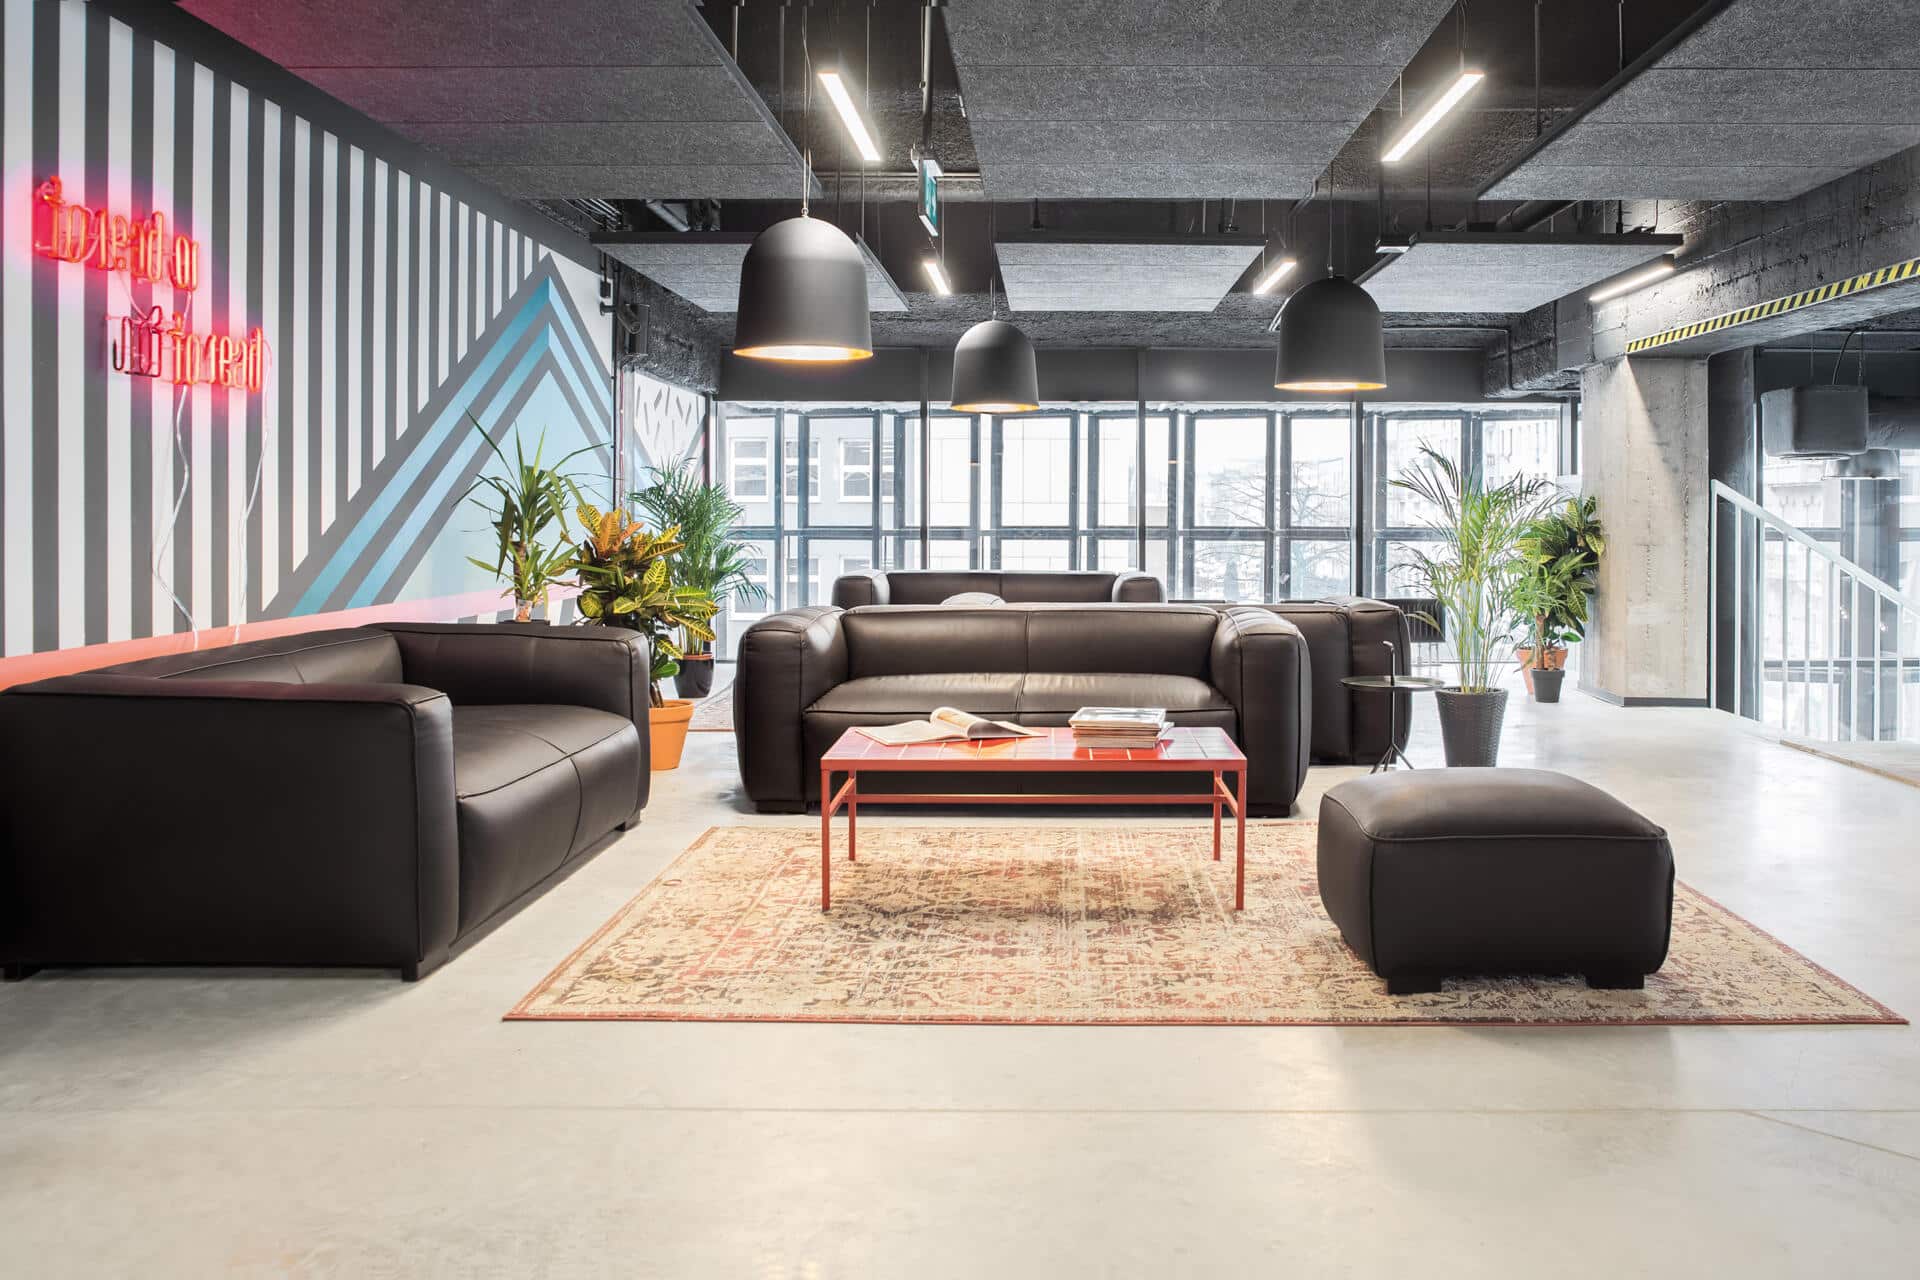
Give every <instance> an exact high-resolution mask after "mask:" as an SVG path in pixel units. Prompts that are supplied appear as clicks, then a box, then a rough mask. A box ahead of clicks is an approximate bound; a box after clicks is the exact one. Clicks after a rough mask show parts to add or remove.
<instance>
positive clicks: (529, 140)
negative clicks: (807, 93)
mask: <svg viewBox="0 0 1920 1280" xmlns="http://www.w3.org/2000/svg"><path fill="white" fill-rule="evenodd" d="M181 7H182V8H184V9H186V10H188V11H189V12H191V13H192V14H194V15H195V16H196V17H198V18H200V19H201V20H203V21H205V22H208V23H210V24H212V25H213V26H215V27H218V28H220V29H221V30H222V31H225V32H226V33H227V34H228V35H230V36H233V37H234V38H235V39H237V40H239V41H241V42H242V43H245V44H247V45H250V46H252V47H253V48H254V49H256V50H257V51H259V52H260V53H262V54H265V55H266V56H267V57H269V58H271V59H273V60H274V61H275V62H278V63H279V64H280V65H282V66H284V67H286V68H287V69H288V70H289V71H292V72H294V73H295V74H296V75H299V76H301V77H303V78H304V79H306V80H309V81H311V82H312V83H314V84H316V85H318V86H319V87H320V88H322V89H324V90H326V91H327V92H328V93H331V94H332V95H334V96H335V97H337V98H339V99H341V100H342V101H344V102H346V103H348V104H349V105H350V106H353V107H356V108H358V109H359V110H361V111H363V112H365V113H366V114H367V115H369V116H372V117H373V118H374V119H375V120H378V121H380V122H381V123H382V124H385V125H387V126H388V127H390V128H392V129H393V130H395V131H396V132H398V133H400V134H403V135H405V136H406V137H409V138H412V139H414V140H415V141H417V142H419V143H421V144H423V145H425V146H428V147H431V148H433V149H434V150H436V151H439V152H441V153H443V154H444V155H446V157H447V158H448V159H449V160H451V161H452V162H453V163H455V164H457V165H459V166H460V167H461V168H463V169H465V170H466V171H467V172H468V173H470V174H472V175H473V176H474V177H476V178H478V179H480V180H481V181H483V182H486V183H489V184H491V185H492V186H494V187H497V188H498V189H499V190H501V191H503V192H505V193H506V194H508V195H511V196H520V197H527V198H538V197H555V198H565V197H571V198H587V197H597V198H600V199H618V198H628V199H645V198H665V199H673V198H683V197H691V198H743V199H751V198H781V197H797V196H798V194H799V191H800V155H799V153H798V152H797V151H796V150H795V149H794V147H793V144H792V143H791V142H790V141H788V139H787V136H786V134H785V133H783V132H782V131H781V129H780V126H779V123H778V122H777V121H776V120H775V119H774V117H773V115H772V113H771V112H770V111H769V110H768V108H767V105H766V104H765V102H763V101H762V99H761V98H760V95H759V94H758V93H756V92H755V91H754V88H753V86H752V85H751V84H749V83H748V81H747V79H746V77H745V76H743V75H742V74H741V73H740V70H739V68H737V67H736V66H734V64H733V61H732V59H731V58H729V57H728V56H727V53H726V50H725V49H724V47H723V46H722V45H721V44H720V41H719V40H718V38H716V37H715V35H714V34H713V32H712V31H711V30H710V29H709V28H708V26H707V24H706V23H705V21H704V20H702V18H701V17H700V15H699V13H698V12H697V11H696V10H695V8H694V6H693V5H692V4H691V3H688V0H565V2H564V3H549V4H540V3H524V2H523V0H408V3H406V4H393V3H390V2H389V0H274V3H271V4H260V3H258V2H257V0H181ZM814 190H815V191H816V192H818V191H819V187H818V186H817V185H816V186H815V188H814Z"/></svg>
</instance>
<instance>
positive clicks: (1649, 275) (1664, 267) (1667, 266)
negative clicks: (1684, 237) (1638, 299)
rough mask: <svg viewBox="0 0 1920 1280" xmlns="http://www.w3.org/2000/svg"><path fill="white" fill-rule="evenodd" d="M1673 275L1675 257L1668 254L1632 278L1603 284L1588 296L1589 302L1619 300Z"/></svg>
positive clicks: (1634, 274) (1627, 277) (1631, 276)
mask: <svg viewBox="0 0 1920 1280" xmlns="http://www.w3.org/2000/svg"><path fill="white" fill-rule="evenodd" d="M1672 274H1673V255H1672V254H1668V255H1667V256H1666V257H1664V258H1662V259H1660V260H1659V261H1658V262H1655V263H1653V264H1651V265H1649V266H1647V267H1645V268H1643V269H1642V270H1639V271H1636V272H1634V273H1633V274H1632V275H1630V276H1622V277H1620V278H1619V279H1618V280H1615V281H1614V282H1613V283H1612V284H1603V285H1601V286H1600V287H1599V288H1598V289H1595V290H1594V291H1593V292H1592V293H1590V294H1588V295H1587V301H1588V302H1605V301H1606V300H1607V299H1608V298H1617V297H1619V296H1620V295H1621V294H1623V293H1632V292H1633V291H1634V290H1635V289H1638V288H1639V287H1640V286H1642V285H1648V284H1652V283H1653V282H1654V281H1655V280H1658V279H1660V278H1661V277H1662V276H1670V275H1672Z"/></svg>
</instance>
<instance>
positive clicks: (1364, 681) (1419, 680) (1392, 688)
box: [1340, 675, 1447, 773]
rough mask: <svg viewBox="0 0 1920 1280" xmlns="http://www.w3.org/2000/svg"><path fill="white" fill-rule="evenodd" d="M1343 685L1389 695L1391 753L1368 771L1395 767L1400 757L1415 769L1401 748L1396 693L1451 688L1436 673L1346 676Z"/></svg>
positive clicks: (1388, 751)
mask: <svg viewBox="0 0 1920 1280" xmlns="http://www.w3.org/2000/svg"><path fill="white" fill-rule="evenodd" d="M1340 683H1341V684H1343V685H1345V686H1347V688H1349V689H1359V690H1361V691H1362V692H1369V693H1371V692H1384V693H1386V694H1388V695H1389V697H1388V698H1387V754H1385V755H1383V756H1381V757H1380V761H1379V763H1377V764H1375V765H1374V766H1373V768H1371V769H1369V770H1367V772H1368V773H1380V772H1383V771H1385V770H1387V769H1391V768H1393V762H1394V761H1395V760H1398V761H1399V762H1400V763H1401V764H1404V765H1405V766H1407V768H1409V769H1411V768H1413V761H1411V760H1409V759H1407V753H1406V752H1404V751H1402V750H1401V749H1400V699H1398V698H1395V697H1392V696H1391V695H1392V694H1395V693H1432V692H1433V691H1434V690H1435V689H1444V688H1446V687H1447V682H1446V681H1445V680H1436V679H1434V678H1433V677H1432V676H1392V675H1388V676H1344V677H1342V678H1341V681H1340Z"/></svg>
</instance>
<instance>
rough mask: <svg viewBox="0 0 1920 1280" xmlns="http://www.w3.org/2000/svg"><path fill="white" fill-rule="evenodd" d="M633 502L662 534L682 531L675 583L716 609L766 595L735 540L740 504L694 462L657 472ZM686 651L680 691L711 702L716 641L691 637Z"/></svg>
mask: <svg viewBox="0 0 1920 1280" xmlns="http://www.w3.org/2000/svg"><path fill="white" fill-rule="evenodd" d="M631 501H632V502H633V504H634V505H635V506H636V507H638V508H639V509H640V510H641V511H643V512H645V513H646V514H647V515H648V516H650V517H651V518H652V519H653V522H654V523H655V524H656V525H657V526H659V527H660V528H662V529H678V530H679V531H680V544H681V546H680V550H678V551H676V552H674V553H673V580H674V581H675V582H677V583H679V584H680V585H682V586H685V587H692V588H694V589H695V590H698V591H704V592H706V593H707V595H708V596H709V597H710V598H711V599H713V600H714V601H715V602H716V603H717V602H720V601H723V600H726V599H727V598H729V597H731V598H732V599H734V600H737V601H740V602H742V603H752V602H754V601H756V600H758V599H760V598H761V596H762V595H763V594H764V592H763V591H762V590H761V588H760V587H759V585H758V584H756V583H755V582H754V581H753V580H752V579H751V578H750V577H748V576H747V566H748V563H749V556H748V554H747V549H746V548H745V547H744V546H742V545H741V544H740V543H738V542H735V541H734V540H733V539H732V537H731V536H730V535H731V534H732V532H733V529H734V526H735V525H737V524H739V523H740V519H741V516H742V515H743V514H744V513H743V512H742V511H741V509H740V504H739V503H737V502H735V501H734V500H733V499H732V498H731V497H729V496H728V495H727V491H726V490H725V489H724V488H722V487H721V486H719V485H717V484H707V483H706V482H705V481H703V480H702V479H701V478H700V475H699V472H698V470H697V469H696V467H695V464H694V463H693V462H692V461H691V460H688V461H685V462H682V463H680V464H679V465H678V466H674V467H655V468H653V469H652V478H651V480H650V481H649V483H648V484H647V486H646V488H644V489H640V490H638V491H636V492H635V493H634V494H633V495H632V497H631ZM680 648H681V655H680V673H679V674H678V675H676V676H675V677H674V678H673V683H674V688H675V689H676V690H677V691H678V692H679V693H680V694H681V695H682V696H684V697H689V698H704V697H706V696H707V694H708V693H710V692H712V690H713V641H712V637H711V635H710V634H709V635H708V636H707V637H704V638H703V637H701V636H698V635H695V634H694V633H692V632H688V633H687V634H685V635H683V636H682V637H681V638H680Z"/></svg>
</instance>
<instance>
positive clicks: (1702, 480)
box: [1580, 359, 1710, 705]
mask: <svg viewBox="0 0 1920 1280" xmlns="http://www.w3.org/2000/svg"><path fill="white" fill-rule="evenodd" d="M1581 395H1582V399H1583V410H1582V426H1581V432H1580V470H1581V473H1582V480H1583V485H1584V488H1585V491H1586V492H1587V493H1590V494H1592V495H1593V496H1594V497H1596V498H1597V499H1599V510H1600V518H1601V520H1602V521H1603V522H1605V524H1606V529H1607V551H1606V555H1605V556H1603V557H1602V558H1601V564H1600V581H1599V590H1598V591H1597V592H1596V594H1595V596H1594V615H1593V620H1592V625H1591V626H1590V627H1589V629H1588V633H1587V641H1586V645H1585V652H1584V653H1583V655H1582V662H1581V666H1582V670H1583V672H1584V675H1583V677H1582V687H1583V688H1585V689H1587V690H1589V691H1590V692H1592V693H1595V694H1598V695H1599V696H1601V697H1603V698H1606V699H1607V700H1609V701H1614V702H1624V703H1626V704H1628V705H1634V704H1640V705H1660V704H1671V703H1684V704H1692V703H1703V702H1704V701H1705V699H1706V696H1707V618H1708V613H1707V592H1708V577H1707V522H1708V519H1709V515H1710V513H1709V510H1708V494H1707V442H1708V431H1707V362H1706V361H1705V360H1647V359H1639V360H1627V359H1622V360H1615V361H1611V362H1608V363H1604V364H1595V365H1589V366H1588V367H1587V368H1586V369H1585V370H1584V371H1583V372H1582V375H1581Z"/></svg>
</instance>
